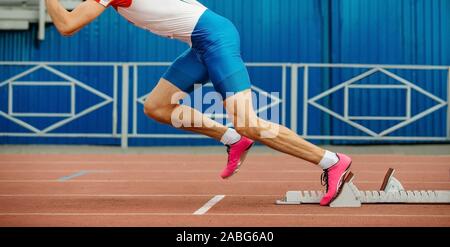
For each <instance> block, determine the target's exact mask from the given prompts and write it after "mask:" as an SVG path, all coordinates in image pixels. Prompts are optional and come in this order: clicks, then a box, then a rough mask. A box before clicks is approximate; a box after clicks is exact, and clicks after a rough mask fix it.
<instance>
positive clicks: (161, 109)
mask: <svg viewBox="0 0 450 247" xmlns="http://www.w3.org/2000/svg"><path fill="white" fill-rule="evenodd" d="M144 113H145V115H147V116H148V117H149V118H152V119H154V120H156V121H158V122H166V120H167V119H168V116H169V118H170V112H169V109H168V106H167V105H166V106H164V105H161V104H157V103H155V102H154V101H152V100H146V101H145V103H144Z"/></svg>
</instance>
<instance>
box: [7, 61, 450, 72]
mask: <svg viewBox="0 0 450 247" xmlns="http://www.w3.org/2000/svg"><path fill="white" fill-rule="evenodd" d="M40 64H45V65H60V66H114V65H119V66H121V65H126V64H128V65H137V66H167V65H170V64H171V62H128V63H124V62H50V61H0V65H40ZM247 65H248V66H261V67H263V66H266V67H271V66H298V67H305V66H308V67H312V68H366V69H371V68H384V69H412V70H448V66H441V65H383V64H328V63H323V64H322V63H276V62H274V63H247Z"/></svg>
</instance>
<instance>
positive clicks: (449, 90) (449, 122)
mask: <svg viewBox="0 0 450 247" xmlns="http://www.w3.org/2000/svg"><path fill="white" fill-rule="evenodd" d="M447 140H449V141H450V67H448V71H447Z"/></svg>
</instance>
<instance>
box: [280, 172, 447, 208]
mask: <svg viewBox="0 0 450 247" xmlns="http://www.w3.org/2000/svg"><path fill="white" fill-rule="evenodd" d="M394 172H395V170H394V169H392V168H389V170H388V171H387V173H386V176H385V177H384V180H383V184H382V185H381V189H380V190H379V191H360V190H358V188H357V187H356V186H355V185H354V184H353V178H354V175H353V173H351V172H349V173H348V175H347V177H346V178H345V180H344V186H343V187H342V190H341V192H340V193H339V195H338V196H337V197H336V199H335V200H334V201H333V202H332V203H331V204H330V207H335V208H342V207H361V204H363V203H367V204H402V203H410V204H450V190H442V191H431V190H427V191H425V190H421V191H406V190H405V189H404V188H403V186H402V184H401V182H400V181H399V180H398V179H396V178H395V177H394ZM323 196H324V192H323V191H288V192H287V193H286V196H285V197H284V198H283V200H278V201H276V204H278V205H299V204H317V203H319V202H320V200H321V199H322V197H323Z"/></svg>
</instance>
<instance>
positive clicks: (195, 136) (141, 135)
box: [128, 134, 209, 139]
mask: <svg viewBox="0 0 450 247" xmlns="http://www.w3.org/2000/svg"><path fill="white" fill-rule="evenodd" d="M128 137H130V138H168V139H178V138H180V139H189V138H195V139H206V138H209V137H207V136H202V135H195V134H130V135H128Z"/></svg>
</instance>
